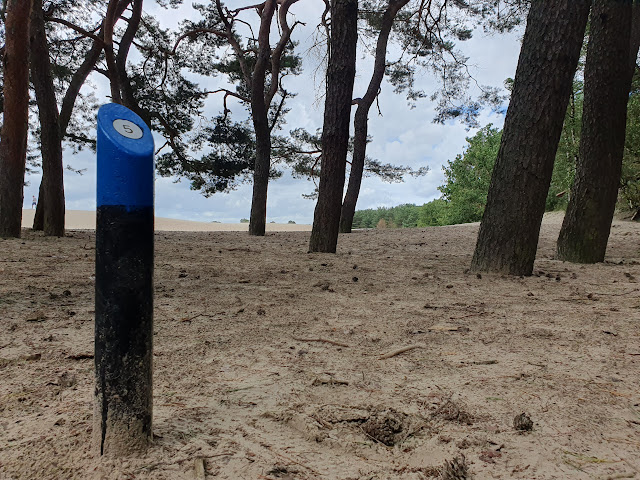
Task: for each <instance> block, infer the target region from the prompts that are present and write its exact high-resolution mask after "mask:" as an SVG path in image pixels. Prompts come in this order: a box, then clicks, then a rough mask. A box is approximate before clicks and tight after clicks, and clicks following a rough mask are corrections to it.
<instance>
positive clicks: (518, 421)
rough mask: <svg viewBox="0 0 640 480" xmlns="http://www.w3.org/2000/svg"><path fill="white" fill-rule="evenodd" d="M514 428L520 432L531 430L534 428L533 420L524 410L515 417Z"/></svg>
mask: <svg viewBox="0 0 640 480" xmlns="http://www.w3.org/2000/svg"><path fill="white" fill-rule="evenodd" d="M513 428H515V429H516V430H518V431H520V432H530V431H531V430H533V421H532V420H531V417H530V416H529V415H527V414H526V413H524V412H522V413H521V414H520V415H516V417H515V418H514V419H513Z"/></svg>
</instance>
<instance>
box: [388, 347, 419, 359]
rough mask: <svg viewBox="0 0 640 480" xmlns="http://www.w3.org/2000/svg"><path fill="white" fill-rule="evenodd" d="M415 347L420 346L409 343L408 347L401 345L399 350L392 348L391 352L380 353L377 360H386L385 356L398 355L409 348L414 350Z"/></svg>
mask: <svg viewBox="0 0 640 480" xmlns="http://www.w3.org/2000/svg"><path fill="white" fill-rule="evenodd" d="M416 348H422V347H421V346H420V345H410V346H408V347H402V348H401V349H399V350H394V351H393V352H389V353H385V354H384V355H381V356H380V357H379V358H378V360H386V359H387V358H391V357H395V356H396V355H400V354H401V353H404V352H408V351H410V350H414V349H416Z"/></svg>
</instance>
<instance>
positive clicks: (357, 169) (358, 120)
mask: <svg viewBox="0 0 640 480" xmlns="http://www.w3.org/2000/svg"><path fill="white" fill-rule="evenodd" d="M407 3H409V0H391V1H390V2H389V6H388V7H387V9H386V10H385V12H384V15H383V16H382V24H381V26H380V33H379V34H378V42H377V45H376V60H375V63H374V67H373V74H372V75H371V80H370V81H369V87H368V88H367V92H366V93H365V95H364V97H362V98H361V99H359V100H358V108H357V109H356V115H355V118H354V121H353V126H354V143H353V159H352V160H351V172H350V173H349V185H348V187H347V193H346V194H345V196H344V201H343V203H342V211H341V213H340V233H351V226H352V225H353V216H354V214H355V213H356V204H357V203H358V195H359V194H360V185H361V184H362V174H363V172H364V162H365V159H366V156H367V130H368V123H369V120H368V115H369V110H370V109H371V105H373V101H374V100H375V98H376V96H377V95H378V92H379V91H380V84H381V83H382V79H383V77H384V70H385V66H386V60H387V43H388V42H389V34H390V32H391V27H393V21H394V20H395V18H396V15H397V13H398V11H399V10H400V9H401V8H402V7H404V6H405V5H406V4H407Z"/></svg>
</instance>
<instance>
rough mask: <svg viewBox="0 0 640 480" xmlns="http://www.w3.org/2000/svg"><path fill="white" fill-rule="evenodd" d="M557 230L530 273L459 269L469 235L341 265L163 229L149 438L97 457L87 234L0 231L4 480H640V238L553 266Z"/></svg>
mask: <svg viewBox="0 0 640 480" xmlns="http://www.w3.org/2000/svg"><path fill="white" fill-rule="evenodd" d="M559 227H560V217H558V216H557V215H551V216H547V217H546V219H545V222H544V225H543V228H542V232H541V241H540V247H539V252H538V260H537V261H536V265H535V274H534V275H533V276H531V277H526V278H518V277H508V276H501V275H489V274H483V275H476V274H474V273H469V272H468V271H467V267H468V266H469V263H470V260H471V254H472V252H473V247H474V243H475V237H476V234H477V229H478V226H477V224H472V225H461V226H452V227H440V228H428V229H408V230H369V231H358V232H355V233H353V234H350V235H343V236H341V237H340V240H339V247H338V253H337V254H336V255H328V254H308V253H307V244H308V240H309V233H308V232H278V233H269V234H268V235H267V236H265V237H263V238H252V237H249V236H248V235H247V234H246V233H242V232H198V233H195V232H158V233H157V234H156V264H155V268H156V270H155V271H156V277H155V332H154V333H155V336H154V342H155V347H154V348H155V350H154V369H155V370H154V383H155V385H154V443H153V446H152V447H151V448H150V449H149V451H148V452H147V453H146V454H143V455H140V456H135V457H131V458H125V459H100V458H98V457H97V456H96V455H95V450H94V448H93V447H92V445H91V429H92V403H93V385H94V375H93V360H92V356H93V319H94V285H93V280H94V276H93V273H94V241H95V239H94V233H93V232H92V231H87V230H85V231H80V230H75V231H73V230H72V231H69V233H68V236H66V237H65V238H60V239H59V238H44V237H42V236H41V235H40V234H36V233H32V232H31V231H27V230H25V231H24V235H23V238H22V239H19V240H16V239H12V240H0V252H1V253H0V479H3V480H7V479H29V480H30V479H118V480H121V479H188V478H194V477H195V475H196V473H195V472H196V471H195V468H196V464H198V465H199V462H200V461H201V460H203V463H204V466H205V472H204V475H205V477H204V478H226V479H341V480H347V479H352V480H355V479H370V480H373V479H376V480H382V479H385V480H386V479H402V480H408V479H430V478H437V477H438V476H439V475H440V470H439V467H440V466H441V465H443V462H444V461H445V460H450V459H452V458H454V457H457V456H459V455H460V454H464V456H465V458H466V463H467V465H468V469H469V472H470V473H471V474H473V476H474V478H476V479H492V478H503V479H508V478H519V479H618V478H640V386H639V385H640V370H639V366H640V365H639V363H640V329H639V328H638V326H639V324H640V284H639V283H638V278H640V266H639V262H640V225H639V224H637V223H630V222H615V224H614V225H613V228H612V235H611V240H610V244H609V250H608V254H607V260H606V262H604V263H601V264H596V265H575V264H570V263H563V262H560V261H557V260H554V259H553V247H554V242H555V238H556V236H557V233H558V230H559ZM405 347H412V348H410V349H407V350H406V351H404V352H403V353H398V354H397V355H392V354H394V353H397V352H399V351H400V350H401V349H404V348H405ZM523 412H525V413H526V414H528V415H529V416H530V418H531V419H532V421H533V430H532V431H529V432H521V431H518V430H516V429H515V428H514V425H513V421H514V417H515V416H516V415H519V414H521V413H523ZM200 478H203V477H202V476H201V477H200Z"/></svg>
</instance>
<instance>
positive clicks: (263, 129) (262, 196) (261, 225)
mask: <svg viewBox="0 0 640 480" xmlns="http://www.w3.org/2000/svg"><path fill="white" fill-rule="evenodd" d="M275 7H276V4H275V1H274V0H267V2H265V4H264V7H263V9H262V12H261V13H260V31H259V32H258V58H257V59H256V64H255V67H254V68H253V74H252V75H251V85H250V88H251V118H252V120H253V129H254V131H255V134H256V161H255V165H254V169H253V196H252V198H251V215H250V217H249V235H257V236H263V235H264V233H265V227H266V223H267V187H268V186H269V171H270V170H271V130H270V129H269V120H268V116H267V113H268V110H269V105H268V104H267V102H266V101H265V91H264V90H265V88H264V87H265V77H266V69H267V65H268V64H269V59H270V57H271V45H270V43H269V34H270V32H271V20H272V19H273V14H274V12H275ZM272 81H273V82H277V81H278V79H277V78H272Z"/></svg>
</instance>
